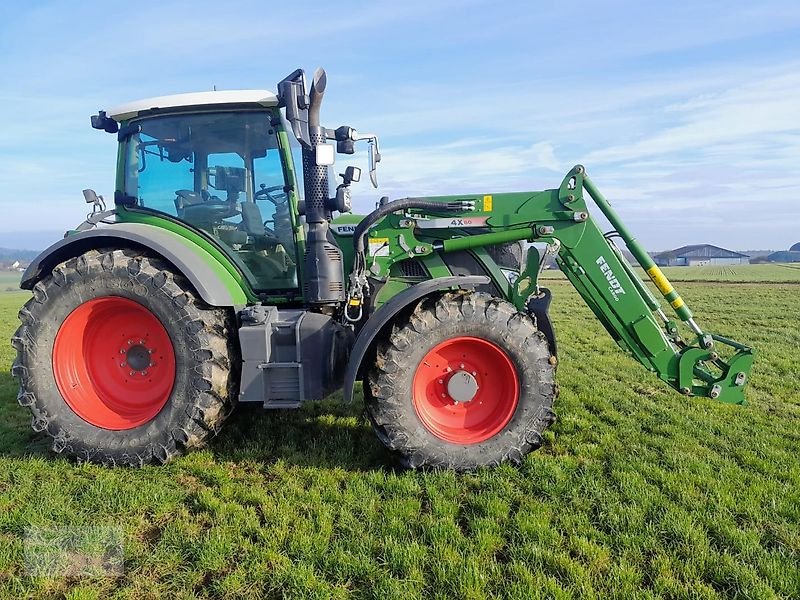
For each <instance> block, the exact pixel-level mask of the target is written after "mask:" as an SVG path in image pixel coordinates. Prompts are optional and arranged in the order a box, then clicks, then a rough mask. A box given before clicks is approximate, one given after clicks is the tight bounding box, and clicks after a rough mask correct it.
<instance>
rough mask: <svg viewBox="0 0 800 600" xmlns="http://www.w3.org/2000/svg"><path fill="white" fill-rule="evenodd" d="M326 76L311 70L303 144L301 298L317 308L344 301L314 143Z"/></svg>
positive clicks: (323, 170)
mask: <svg viewBox="0 0 800 600" xmlns="http://www.w3.org/2000/svg"><path fill="white" fill-rule="evenodd" d="M326 83H327V76H326V75H325V71H324V70H323V69H317V70H316V71H315V72H314V79H313V81H312V84H311V91H310V93H309V106H308V134H309V139H310V142H311V147H310V148H306V147H304V148H303V175H304V177H303V179H304V184H305V193H306V194H305V195H306V198H305V205H306V213H305V214H306V223H307V224H308V235H307V238H306V254H305V257H304V265H305V268H304V274H305V299H306V302H307V303H308V304H309V305H310V306H312V307H317V308H320V309H324V308H325V307H333V306H336V305H338V304H341V303H342V302H344V299H345V293H344V292H345V290H344V264H343V260H342V251H341V250H340V249H339V246H338V245H336V243H335V241H334V239H333V238H332V236H331V235H330V233H329V230H328V220H329V219H330V212H329V211H328V210H327V209H326V207H325V204H326V201H327V199H328V190H329V181H328V168H327V167H326V166H321V165H317V160H316V152H315V147H316V146H317V145H318V144H324V143H325V141H326V137H325V129H324V128H323V127H322V125H321V124H320V118H319V113H320V108H321V107H322V96H323V94H325V85H326Z"/></svg>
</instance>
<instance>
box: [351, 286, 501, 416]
mask: <svg viewBox="0 0 800 600" xmlns="http://www.w3.org/2000/svg"><path fill="white" fill-rule="evenodd" d="M487 283H489V278H488V277H486V276H483V275H470V276H453V277H438V278H436V279H431V280H430V281H423V282H422V283H418V284H416V285H413V286H411V287H410V288H408V289H405V290H403V291H402V292H400V293H399V294H397V295H396V296H394V297H393V298H392V299H391V300H389V301H388V302H387V303H386V304H383V305H382V306H381V307H380V308H379V309H378V310H377V311H375V312H374V313H373V314H372V315H371V316H370V317H369V319H368V320H367V322H366V324H365V325H364V327H362V328H361V331H360V332H359V334H358V337H357V338H356V342H355V345H354V346H353V349H352V350H351V352H350V359H349V361H348V363H347V369H346V370H345V375H344V400H345V402H352V400H353V387H354V386H355V382H356V379H357V378H358V377H359V375H361V374H362V362H363V361H364V358H365V357H368V356H370V354H371V352H370V351H371V350H372V349H373V348H374V347H375V344H376V343H377V341H378V339H380V337H381V336H380V334H381V333H382V332H384V331H386V330H387V329H388V328H389V327H391V326H392V323H393V322H394V319H395V317H396V316H397V315H398V313H400V312H401V311H402V310H403V309H404V308H406V307H407V306H409V305H410V304H411V303H413V302H416V301H417V300H420V299H421V298H424V297H425V296H428V295H430V294H433V293H435V292H438V291H442V290H447V289H451V288H474V287H476V286H479V285H486V284H487Z"/></svg>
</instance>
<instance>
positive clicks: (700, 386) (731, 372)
mask: <svg viewBox="0 0 800 600" xmlns="http://www.w3.org/2000/svg"><path fill="white" fill-rule="evenodd" d="M712 337H713V338H714V340H715V341H716V342H717V343H719V344H722V345H726V346H730V347H733V348H735V349H736V354H734V356H733V357H732V358H730V359H728V360H727V361H725V360H722V359H721V358H720V357H719V355H718V354H717V353H716V352H715V351H713V350H706V349H704V348H697V347H691V348H685V349H684V350H683V351H681V353H680V358H679V359H678V380H677V385H676V387H677V388H678V391H680V392H681V393H682V394H687V395H689V394H691V395H693V396H707V397H709V398H713V399H715V400H719V401H720V402H725V403H728V404H744V403H745V398H744V384H745V382H746V381H747V377H748V373H750V369H751V368H752V366H753V359H754V358H755V352H754V351H753V349H752V348H748V347H746V346H742V345H741V344H739V343H737V342H733V341H732V340H728V339H726V338H723V337H721V336H718V335H712ZM708 365H711V366H710V367H709V366H708ZM711 369H713V370H716V371H719V373H720V374H719V375H716V376H715V375H713V374H712V372H711Z"/></svg>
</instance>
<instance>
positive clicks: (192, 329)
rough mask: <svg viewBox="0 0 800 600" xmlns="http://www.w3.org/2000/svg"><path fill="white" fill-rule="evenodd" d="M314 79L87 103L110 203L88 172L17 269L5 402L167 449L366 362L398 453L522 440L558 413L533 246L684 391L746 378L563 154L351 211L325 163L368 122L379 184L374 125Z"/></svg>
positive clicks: (129, 454)
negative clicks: (334, 110) (111, 143)
mask: <svg viewBox="0 0 800 600" xmlns="http://www.w3.org/2000/svg"><path fill="white" fill-rule="evenodd" d="M325 87H326V76H325V73H324V71H322V70H321V69H320V70H317V72H316V73H315V74H314V77H313V81H312V84H311V86H310V88H308V89H307V86H306V78H305V75H304V73H303V72H302V71H301V70H297V71H295V72H294V73H292V74H291V75H289V76H288V77H286V78H285V79H283V80H282V81H281V82H279V83H278V86H277V90H278V91H277V93H272V92H268V91H265V90H242V91H226V92H216V91H215V92H202V93H195V94H182V95H177V96H165V97H160V98H151V99H148V100H143V101H139V102H133V103H131V104H128V105H125V106H122V107H120V108H117V109H114V110H110V111H107V112H106V111H101V112H99V113H98V114H97V115H95V116H94V117H92V126H93V127H94V128H96V129H100V130H104V131H106V132H108V133H110V134H115V135H116V136H117V141H118V148H119V149H118V160H117V177H116V190H115V194H114V207H113V208H111V209H108V208H107V207H106V206H105V201H104V200H103V199H102V197H100V196H97V195H96V194H95V193H94V192H92V191H91V190H85V191H84V196H85V198H86V200H87V202H89V203H90V204H91V205H92V214H91V215H89V216H88V218H87V220H86V221H85V222H84V223H82V224H81V225H79V226H78V227H77V228H76V229H75V230H72V231H69V232H67V234H66V235H65V237H64V239H63V240H61V241H59V242H57V243H56V244H54V245H53V246H51V247H50V248H48V249H47V250H46V251H45V252H43V253H42V254H41V255H40V256H39V257H38V258H37V259H36V260H35V261H34V262H33V263H32V264H31V265H30V267H29V268H28V270H27V271H26V273H25V274H24V277H23V281H22V287H23V288H25V289H29V290H32V292H33V293H32V298H31V299H30V301H28V302H27V304H26V305H25V306H24V307H23V308H22V310H21V311H20V319H21V321H22V324H21V326H20V328H19V329H18V330H17V332H16V334H15V335H14V337H13V340H12V343H13V345H14V347H15V348H16V350H17V359H16V361H15V363H14V366H13V368H12V371H13V374H14V375H15V376H16V377H17V378H18V379H19V382H20V391H19V395H18V400H19V403H20V404H21V405H23V406H26V407H28V409H29V410H30V411H31V412H32V414H33V420H32V425H33V428H34V430H36V431H43V432H46V433H47V434H48V435H50V436H51V437H52V438H53V449H54V450H55V451H56V452H61V453H65V454H66V455H69V456H72V457H76V458H77V459H79V460H88V461H95V462H100V463H103V464H110V465H115V464H119V465H130V466H139V465H143V464H146V463H153V462H166V461H168V460H169V459H171V458H172V457H173V456H175V455H177V454H180V453H181V452H183V451H184V450H186V449H189V448H193V447H196V446H200V445H202V444H203V443H204V442H205V441H206V440H208V439H209V437H210V436H211V435H213V434H214V433H216V432H217V431H219V429H220V427H221V426H222V423H223V421H224V420H225V418H226V417H227V416H228V415H229V414H230V412H231V411H232V410H233V408H234V407H235V406H236V404H237V403H256V404H260V405H261V406H263V407H264V408H284V409H289V408H297V407H299V406H301V405H302V404H303V403H304V402H307V401H313V400H318V399H321V398H323V397H325V396H327V395H328V394H330V393H331V392H333V391H335V390H339V389H342V390H343V393H342V396H343V398H344V400H345V401H352V398H353V396H354V388H355V386H356V384H357V383H361V384H362V386H363V387H362V389H363V396H364V401H365V408H366V415H367V417H368V419H369V421H370V422H371V424H372V426H373V428H374V430H375V433H376V434H377V436H378V438H379V439H380V441H381V442H382V443H383V444H384V445H385V446H386V447H387V448H389V449H390V450H391V451H392V452H393V453H394V455H395V456H396V457H397V458H398V459H399V461H400V462H401V464H403V465H405V466H407V467H444V468H453V469H456V470H468V469H473V468H476V467H480V466H486V465H496V464H499V463H501V462H505V461H508V462H512V463H519V462H520V461H521V460H522V458H523V457H524V456H525V455H526V454H527V453H528V452H530V451H532V450H534V449H536V448H537V447H538V446H539V445H540V444H541V441H542V432H543V431H544V429H545V428H546V427H547V426H548V425H549V424H550V423H551V422H552V421H553V420H554V412H553V409H552V405H553V402H554V400H555V398H556V395H557V389H558V388H557V385H556V381H555V373H556V365H557V362H558V361H557V347H556V338H555V333H554V330H553V326H552V324H551V322H550V318H549V316H548V307H549V305H550V302H551V299H552V298H551V294H550V292H549V290H547V289H546V288H544V287H542V286H541V285H540V281H539V275H540V273H541V269H542V267H543V265H544V263H545V260H546V259H547V255H548V254H552V255H555V257H556V260H557V263H558V265H559V267H560V269H561V270H562V271H563V272H564V274H565V275H566V277H567V278H568V279H569V281H570V282H571V283H572V284H573V286H574V287H575V289H576V290H577V291H578V293H579V294H580V295H581V297H582V298H583V299H584V301H585V302H586V303H587V305H588V306H589V308H590V309H591V310H592V312H593V313H594V314H595V315H596V316H597V318H598V319H599V320H600V322H601V323H602V324H603V326H604V327H605V328H606V330H608V332H609V333H610V334H611V336H612V337H613V338H614V340H615V341H616V342H617V344H618V345H619V346H620V347H621V348H622V349H623V350H624V351H625V352H627V353H629V354H630V355H631V356H632V357H633V358H634V359H636V360H637V361H638V362H640V363H641V364H642V365H643V366H644V367H645V368H647V369H648V370H650V371H652V372H654V373H655V374H656V376H658V377H659V378H660V379H662V380H663V381H664V382H666V383H667V384H668V385H670V386H672V387H673V388H675V389H676V390H678V391H679V392H680V393H681V394H684V395H687V396H704V397H709V398H715V399H718V400H720V401H723V402H730V403H737V404H740V403H743V402H744V395H743V390H744V386H745V383H746V381H747V378H748V376H749V372H750V369H751V366H752V361H753V356H754V351H753V350H752V349H751V348H750V347H748V346H745V345H743V344H739V343H737V342H734V341H732V340H729V339H726V338H724V337H721V336H718V335H715V334H713V333H710V332H707V331H705V330H704V329H702V328H701V326H700V325H699V324H698V323H697V322H695V320H694V317H693V315H692V313H691V311H690V310H689V308H688V306H687V305H686V304H685V302H684V301H683V299H682V298H681V297H680V296H679V295H678V293H677V292H676V291H675V289H674V288H673V287H672V285H671V284H670V283H669V281H668V280H667V279H666V277H665V276H664V274H663V273H662V272H661V271H660V270H659V268H658V267H657V266H656V265H655V264H654V263H653V261H652V259H651V258H650V256H649V255H648V254H647V253H646V252H645V251H644V249H643V248H642V247H641V246H640V245H639V243H638V242H637V241H636V239H635V238H634V237H633V236H632V235H631V233H630V232H629V231H628V230H627V229H626V228H625V226H624V225H623V223H622V222H621V220H620V219H619V217H618V216H617V215H616V213H615V212H614V211H613V209H612V208H611V206H610V204H609V202H608V201H607V200H606V199H605V198H604V197H603V195H602V194H601V193H600V191H599V190H598V189H597V187H595V185H594V183H593V182H592V180H591V179H590V178H589V177H588V175H587V174H586V171H585V169H584V168H583V167H582V166H576V167H574V168H573V169H572V170H571V171H570V172H569V173H567V175H566V177H565V178H564V180H563V181H562V182H561V185H560V186H559V187H558V188H554V189H549V190H545V191H541V192H518V193H492V192H491V191H489V192H482V193H480V194H463V195H457V196H440V197H407V198H402V199H397V200H389V199H387V198H383V199H381V201H380V202H379V203H378V205H377V208H376V209H375V210H374V211H372V212H371V213H370V214H368V215H353V214H351V207H350V186H351V184H352V183H354V182H356V181H358V180H359V179H360V170H359V169H357V168H355V167H352V166H351V167H347V168H346V169H344V172H343V173H342V174H341V175H340V176H341V178H342V181H341V183H339V184H338V185H335V182H334V176H333V171H332V167H331V165H332V164H333V162H334V158H335V154H336V153H337V152H338V153H339V154H344V155H349V154H353V153H354V152H355V147H356V145H357V144H359V143H362V142H366V143H367V144H368V145H369V158H370V169H369V176H370V179H371V180H372V183H373V185H375V186H377V179H376V167H377V163H378V162H379V161H380V153H379V150H378V140H377V137H376V136H375V135H372V134H361V133H359V132H358V131H356V130H355V129H353V128H352V127H349V126H341V127H338V128H336V129H329V128H326V127H325V126H323V125H322V123H321V120H320V108H321V104H322V98H323V94H324V92H325ZM329 142H332V143H329ZM590 202H593V204H594V206H595V207H596V208H597V209H599V211H600V212H601V213H602V214H603V215H604V216H605V217H606V219H607V220H608V221H609V222H610V223H611V226H612V230H611V231H609V232H606V233H604V232H602V231H601V229H600V228H599V227H598V224H597V222H596V221H595V220H594V219H593V218H592V217H591V216H590V212H589V203H590ZM618 242H619V243H618ZM536 243H538V244H539V245H540V246H539V247H546V250H545V251H544V253H542V252H541V251H540V250H539V249H537V246H535V245H533V244H536ZM526 246H527V249H526ZM621 248H627V249H628V250H629V251H630V252H631V253H632V255H633V256H634V258H635V259H636V262H638V264H639V265H640V266H641V268H642V269H644V271H645V273H646V274H647V275H648V277H649V278H650V280H651V281H652V283H653V284H654V285H655V288H656V289H657V290H658V292H659V293H660V294H661V295H662V296H663V298H664V299H665V300H666V301H667V302H668V303H669V304H670V306H671V308H672V309H673V310H674V312H675V314H676V316H677V319H675V318H671V317H669V316H667V314H666V313H665V312H664V310H663V309H662V308H661V303H660V301H659V300H658V299H657V298H656V297H655V295H654V294H653V293H651V291H650V289H649V288H648V287H647V285H645V283H643V281H642V280H641V279H640V277H639V276H638V274H637V271H636V270H635V269H634V267H632V266H631V265H630V264H629V263H628V261H627V260H626V259H625V256H624V254H623V253H622V249H621ZM566 343H569V342H568V341H567V342H566Z"/></svg>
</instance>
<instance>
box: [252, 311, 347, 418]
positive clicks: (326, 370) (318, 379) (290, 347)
mask: <svg viewBox="0 0 800 600" xmlns="http://www.w3.org/2000/svg"><path fill="white" fill-rule="evenodd" d="M239 317H240V322H241V327H240V328H239V342H240V346H241V349H242V375H241V381H240V386H239V390H240V391H239V402H261V403H263V405H264V408H270V409H275V408H297V407H298V406H300V404H302V403H303V402H305V401H306V400H319V399H321V398H323V397H325V395H327V393H328V392H330V391H331V390H332V389H333V388H334V387H335V386H336V385H337V377H340V375H339V373H342V372H343V367H342V366H341V363H342V362H343V361H346V358H347V353H348V349H349V347H350V345H352V333H351V332H350V330H348V329H346V328H344V327H343V326H341V325H339V324H338V323H336V322H335V321H333V320H332V319H331V318H330V317H328V316H326V315H322V314H319V313H313V312H309V311H305V310H279V309H278V308H277V307H275V306H248V307H247V308H245V309H244V310H242V311H241V312H240V313H239Z"/></svg>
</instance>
